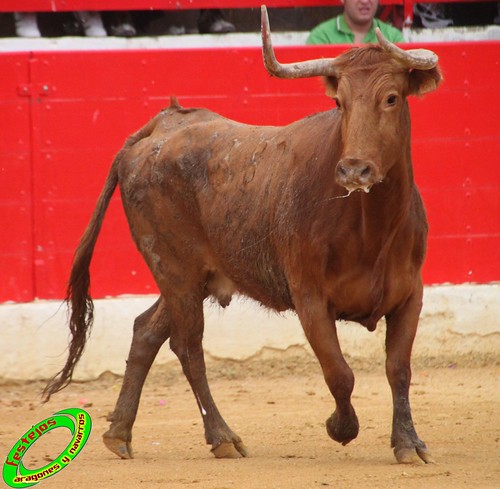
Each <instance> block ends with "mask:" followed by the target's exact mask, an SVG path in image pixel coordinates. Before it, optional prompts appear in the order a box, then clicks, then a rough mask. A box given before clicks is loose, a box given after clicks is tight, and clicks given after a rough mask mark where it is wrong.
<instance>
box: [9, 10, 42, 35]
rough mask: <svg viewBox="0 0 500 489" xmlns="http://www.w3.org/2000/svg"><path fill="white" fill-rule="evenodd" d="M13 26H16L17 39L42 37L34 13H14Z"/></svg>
mask: <svg viewBox="0 0 500 489" xmlns="http://www.w3.org/2000/svg"><path fill="white" fill-rule="evenodd" d="M14 24H15V26H16V35H17V36H19V37H42V34H40V29H39V28H38V22H37V20H36V13H34V12H28V13H25V12H16V13H15V14H14Z"/></svg>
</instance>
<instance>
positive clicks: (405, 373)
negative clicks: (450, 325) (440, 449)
mask: <svg viewBox="0 0 500 489" xmlns="http://www.w3.org/2000/svg"><path fill="white" fill-rule="evenodd" d="M422 290H423V287H422V285H421V284H420V285H419V286H418V287H417V290H416V291H415V292H414V293H413V295H412V296H411V297H410V299H409V300H408V301H407V302H406V303H405V304H404V305H403V306H402V307H400V308H399V309H398V310H397V311H395V312H393V313H392V314H390V315H387V316H386V320H387V335H386V350H387V360H386V373H387V379H388V381H389V384H390V386H391V391H392V398H393V418H392V435H391V446H392V447H393V449H394V455H395V457H396V459H397V461H398V462H399V463H415V462H419V461H420V460H423V461H424V462H425V463H432V462H434V460H433V458H432V456H431V454H430V453H429V451H428V449H427V447H426V445H425V443H424V442H423V441H422V440H421V439H420V438H419V437H418V435H417V432H416V431H415V427H414V426H413V419H412V415H411V409H410V397H409V390H410V381H411V350H412V347H413V340H414V339H415V334H416V331H417V325H418V319H419V316H420V310H421V308H422Z"/></svg>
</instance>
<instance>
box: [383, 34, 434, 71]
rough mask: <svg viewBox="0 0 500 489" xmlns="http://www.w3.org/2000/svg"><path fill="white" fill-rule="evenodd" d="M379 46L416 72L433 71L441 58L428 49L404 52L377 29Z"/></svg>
mask: <svg viewBox="0 0 500 489" xmlns="http://www.w3.org/2000/svg"><path fill="white" fill-rule="evenodd" d="M375 35H376V36H377V39H378V42H379V44H380V45H381V46H382V48H383V49H384V50H385V51H386V52H387V53H389V54H390V55H391V56H392V57H393V58H394V59H395V60H397V61H399V62H401V63H402V64H403V65H404V66H406V67H407V68H414V69H416V70H431V69H432V68H435V67H436V66H437V64H438V61H439V58H438V55H437V54H436V53H433V52H432V51H429V50H428V49H408V50H404V49H401V48H400V47H398V46H396V45H395V44H393V43H392V42H390V41H388V40H387V39H386V38H385V37H384V35H383V34H382V32H381V31H380V29H379V28H378V27H376V28H375Z"/></svg>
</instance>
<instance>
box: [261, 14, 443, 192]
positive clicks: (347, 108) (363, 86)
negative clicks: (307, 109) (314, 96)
mask: <svg viewBox="0 0 500 489" xmlns="http://www.w3.org/2000/svg"><path fill="white" fill-rule="evenodd" d="M376 35H377V38H378V41H379V44H380V46H371V47H366V48H363V49H356V48H354V49H352V50H349V51H348V52H347V53H345V54H343V55H341V56H339V57H337V58H323V59H317V60H310V61H303V62H299V63H290V64H281V63H279V62H278V61H277V60H276V57H275V55H274V51H273V47H272V44H271V37H270V36H271V33H270V28H269V19H268V16H267V9H266V7H265V6H263V7H262V43H263V56H264V64H265V66H266V69H267V71H268V72H269V73H270V74H271V75H273V76H277V77H280V78H306V77H312V76H322V77H324V79H325V84H326V92H327V95H329V96H330V97H332V98H333V99H334V100H335V101H336V103H337V106H338V108H339V113H340V114H341V118H342V119H341V133H342V148H341V155H340V159H339V162H338V164H337V167H336V180H337V183H338V184H340V185H342V186H343V187H345V188H346V189H347V190H348V191H349V192H351V191H353V190H357V189H362V190H364V191H366V192H368V191H369V190H370V188H371V186H372V185H374V184H375V183H378V182H381V181H382V180H383V179H384V178H385V176H386V174H387V172H388V170H389V168H391V167H392V166H393V165H394V164H395V163H396V162H397V161H398V160H400V159H401V156H400V155H401V150H402V143H405V144H406V143H408V148H409V139H408V138H409V129H410V121H409V110H408V105H407V102H406V97H407V96H408V95H422V94H424V93H428V92H431V91H433V90H435V89H436V88H437V86H438V84H439V82H440V81H441V74H440V72H439V69H438V68H437V63H438V57H437V55H436V54H435V53H433V52H432V51H428V50H426V49H410V50H403V49H401V48H399V47H397V46H396V45H394V44H392V43H391V42H389V41H387V39H385V37H384V36H383V35H382V33H381V32H380V30H379V29H376ZM403 151H405V150H404V149H403Z"/></svg>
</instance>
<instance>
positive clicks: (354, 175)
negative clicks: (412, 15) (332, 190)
mask: <svg viewBox="0 0 500 489" xmlns="http://www.w3.org/2000/svg"><path fill="white" fill-rule="evenodd" d="M336 179H337V183H338V184H339V185H342V187H344V188H346V189H347V190H348V191H349V192H353V191H354V190H363V191H365V192H369V191H370V188H371V187H372V185H374V184H375V183H377V182H380V181H381V180H382V178H381V176H380V172H379V170H378V168H377V166H376V165H375V163H374V162H373V161H371V160H363V159H360V158H343V159H341V160H340V161H339V162H338V163H337V169H336Z"/></svg>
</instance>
